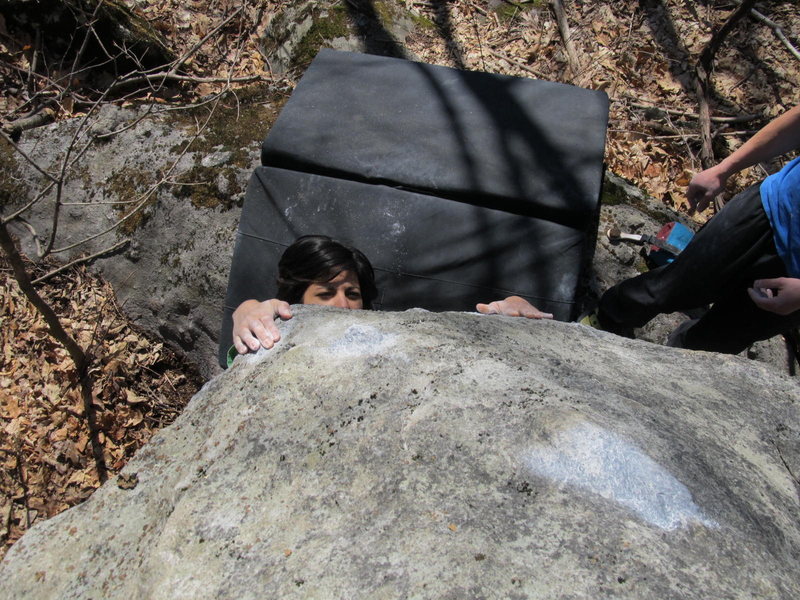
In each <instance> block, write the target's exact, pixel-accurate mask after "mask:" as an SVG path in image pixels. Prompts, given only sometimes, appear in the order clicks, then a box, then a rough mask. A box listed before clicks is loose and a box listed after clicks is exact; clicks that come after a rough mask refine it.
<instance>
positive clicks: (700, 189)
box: [686, 167, 728, 215]
mask: <svg viewBox="0 0 800 600" xmlns="http://www.w3.org/2000/svg"><path fill="white" fill-rule="evenodd" d="M727 181H728V175H727V174H725V173H724V172H722V171H721V170H720V169H719V168H718V167H711V168H710V169H706V170H705V171H701V172H700V173H698V174H697V175H695V176H694V177H692V180H691V181H690V182H689V187H688V188H687V189H686V200H688V201H689V214H690V215H693V214H694V213H695V211H700V212H703V211H704V210H705V209H706V208H707V207H708V205H709V203H711V201H712V200H714V198H716V197H717V195H719V194H720V193H721V192H722V190H724V189H725V183H726V182H727Z"/></svg>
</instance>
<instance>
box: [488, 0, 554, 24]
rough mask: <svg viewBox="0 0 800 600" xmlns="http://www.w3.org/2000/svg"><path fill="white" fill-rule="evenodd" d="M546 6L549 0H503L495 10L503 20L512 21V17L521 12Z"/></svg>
mask: <svg viewBox="0 0 800 600" xmlns="http://www.w3.org/2000/svg"><path fill="white" fill-rule="evenodd" d="M546 6H547V0H523V1H522V2H513V1H511V0H504V1H503V2H500V3H499V4H497V6H496V7H495V9H494V12H495V13H496V14H497V16H498V17H499V18H500V20H501V21H511V20H512V19H514V18H516V17H518V16H519V15H520V13H523V12H527V11H529V10H534V9H536V10H539V9H542V8H546Z"/></svg>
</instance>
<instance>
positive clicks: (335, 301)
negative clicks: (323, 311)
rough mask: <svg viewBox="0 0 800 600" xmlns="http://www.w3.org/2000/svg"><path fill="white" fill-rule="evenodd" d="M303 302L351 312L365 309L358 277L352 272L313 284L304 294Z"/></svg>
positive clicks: (345, 272) (344, 272)
mask: <svg viewBox="0 0 800 600" xmlns="http://www.w3.org/2000/svg"><path fill="white" fill-rule="evenodd" d="M301 302H302V303H303V304H319V305H322V306H335V307H337V308H347V309H350V310H358V309H361V308H364V302H363V301H362V299H361V288H360V287H359V285H358V277H357V276H356V274H355V273H352V272H351V271H342V272H341V273H339V274H338V275H337V276H336V277H334V278H333V279H331V280H330V281H323V282H319V283H312V284H311V285H309V286H308V288H306V291H305V292H304V293H303V298H302V299H301Z"/></svg>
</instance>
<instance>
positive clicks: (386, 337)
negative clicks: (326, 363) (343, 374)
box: [328, 325, 397, 358]
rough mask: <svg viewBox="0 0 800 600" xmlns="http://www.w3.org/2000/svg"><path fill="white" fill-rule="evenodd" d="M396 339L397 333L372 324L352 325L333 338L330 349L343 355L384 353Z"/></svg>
mask: <svg viewBox="0 0 800 600" xmlns="http://www.w3.org/2000/svg"><path fill="white" fill-rule="evenodd" d="M396 340H397V335H396V334H393V333H389V334H387V333H383V332H382V331H380V330H379V329H376V328H375V327H371V326H370V325H350V327H348V328H347V329H346V330H345V332H344V333H343V334H342V335H341V336H340V337H338V338H335V339H333V340H331V343H330V344H329V345H328V350H329V351H330V352H331V353H333V354H334V355H335V356H341V357H348V358H349V357H353V356H368V355H370V354H381V353H383V352H384V351H386V350H388V349H389V348H391V347H392V346H394V345H395V343H396Z"/></svg>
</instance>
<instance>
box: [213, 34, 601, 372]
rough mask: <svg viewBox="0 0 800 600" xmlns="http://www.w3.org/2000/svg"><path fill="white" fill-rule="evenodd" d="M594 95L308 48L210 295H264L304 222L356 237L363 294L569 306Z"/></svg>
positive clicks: (595, 194)
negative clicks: (224, 288) (226, 274)
mask: <svg viewBox="0 0 800 600" xmlns="http://www.w3.org/2000/svg"><path fill="white" fill-rule="evenodd" d="M607 119H608V98H607V97H606V95H605V94H604V93H602V92H595V91H590V90H585V89H582V88H577V87H574V86H569V85H564V84H557V83H551V82H544V81H536V80H530V79H524V78H517V77H509V76H503V75H493V74H488V73H477V72H465V71H458V70H455V69H450V68H446V67H439V66H433V65H426V64H421V63H414V62H410V61H405V60H401V59H393V58H385V57H378V56H370V55H361V54H353V53H349V52H335V51H331V50H323V51H322V52H320V54H319V55H318V56H317V58H316V59H315V60H314V61H313V62H312V64H311V66H310V67H309V68H308V70H307V72H306V73H305V75H304V76H303V78H302V79H301V81H300V82H299V84H298V85H297V87H296V89H295V91H294V92H293V94H292V97H291V98H290V99H289V101H288V102H287V104H286V106H285V107H284V108H283V110H282V112H281V115H280V117H279V118H278V120H277V121H276V123H275V125H274V126H273V127H272V130H271V131H270V132H269V135H268V137H267V139H266V141H265V142H264V144H263V147H262V163H263V164H264V165H265V166H264V167H260V168H258V169H257V170H256V172H255V173H254V174H253V177H252V179H251V181H250V184H249V187H248V190H247V194H246V198H245V205H244V208H243V211H242V217H241V222H240V226H239V232H238V235H237V242H236V248H235V250H234V257H233V264H232V267H231V274H230V279H229V284H228V293H227V297H226V301H225V313H224V318H223V324H222V332H221V339H220V362H221V364H223V365H224V363H225V355H226V352H227V349H228V347H229V346H230V343H231V333H230V332H231V314H232V311H233V309H234V308H235V307H236V306H237V305H238V304H239V303H241V302H242V301H243V300H246V299H248V298H258V299H266V298H270V297H274V294H275V290H276V286H275V277H276V274H277V262H278V259H279V258H280V255H281V254H282V252H283V250H284V249H285V248H286V246H288V245H289V244H291V243H292V242H293V241H294V240H295V239H296V238H297V237H299V236H300V235H305V234H311V233H316V234H326V235H330V236H331V237H333V238H336V239H339V240H341V241H344V242H348V243H350V244H352V245H354V246H356V247H358V248H360V249H361V250H362V251H363V252H364V253H365V254H366V255H367V256H368V257H369V258H370V260H371V262H372V263H373V266H374V267H375V268H376V275H377V283H378V285H379V288H380V296H379V298H378V302H377V307H378V308H381V309H384V310H404V309H406V308H411V307H421V308H425V309H428V310H474V307H475V304H476V303H477V302H484V301H491V300H496V299H500V298H503V297H505V296H508V295H511V294H516V295H520V296H523V297H525V298H527V299H528V300H530V301H531V302H532V303H533V304H535V305H536V306H538V307H539V308H540V309H542V310H545V311H549V312H553V313H554V314H555V316H556V318H558V319H562V320H568V319H570V318H573V317H574V316H575V310H576V307H575V296H576V292H577V291H578V288H579V285H580V281H581V271H582V268H585V267H586V265H587V264H588V262H589V260H590V258H591V253H592V250H593V236H594V232H595V230H596V225H597V214H598V203H599V197H600V187H601V183H602V170H603V152H604V147H605V131H606V125H607Z"/></svg>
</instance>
